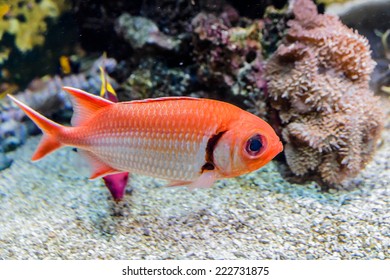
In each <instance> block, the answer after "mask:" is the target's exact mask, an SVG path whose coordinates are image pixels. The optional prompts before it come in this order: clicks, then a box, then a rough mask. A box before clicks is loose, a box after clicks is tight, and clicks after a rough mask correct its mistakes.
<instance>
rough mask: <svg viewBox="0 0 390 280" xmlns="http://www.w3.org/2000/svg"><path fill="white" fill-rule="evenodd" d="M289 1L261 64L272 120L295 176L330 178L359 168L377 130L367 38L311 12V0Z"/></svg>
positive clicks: (336, 178)
mask: <svg viewBox="0 0 390 280" xmlns="http://www.w3.org/2000/svg"><path fill="white" fill-rule="evenodd" d="M294 3H295V4H294V6H293V14H294V16H295V18H294V19H293V20H291V21H289V22H288V24H289V26H290V28H289V30H288V32H287V35H286V37H285V39H284V41H283V43H282V44H281V45H280V46H279V48H278V49H277V51H276V52H275V54H274V55H273V56H272V58H271V59H270V61H269V62H268V64H267V67H266V71H267V81H268V83H267V86H268V93H269V102H270V105H271V107H272V108H273V109H274V110H276V112H277V113H278V115H279V121H275V120H274V125H275V126H276V127H277V129H279V130H280V131H281V134H282V138H283V140H284V141H285V142H286V145H285V155H286V159H287V163H288V165H289V167H290V169H291V171H292V172H293V173H294V174H295V175H298V176H303V175H316V176H318V177H319V178H320V179H321V180H322V181H324V182H325V183H327V184H337V183H340V182H341V181H343V180H344V179H346V178H350V177H353V176H355V175H357V174H358V172H359V171H360V170H361V169H362V168H364V167H365V165H366V164H367V162H368V161H369V160H370V159H371V158H372V155H373V153H374V151H375V147H376V140H377V139H378V138H379V136H380V132H381V129H382V126H383V113H382V112H381V109H380V107H379V104H378V99H377V98H375V97H374V96H373V92H372V91H371V90H370V89H369V84H368V82H369V78H370V74H371V72H372V70H373V68H374V66H375V62H374V61H373V60H372V59H371V56H370V48H369V45H368V41H367V39H366V38H364V37H362V36H361V35H359V34H357V32H354V31H353V30H351V29H349V28H347V27H346V26H344V25H343V24H342V23H341V22H340V21H339V20H338V18H337V17H335V16H330V15H320V14H318V13H317V10H316V6H315V5H314V3H313V2H312V1H311V0H296V1H295V2H294Z"/></svg>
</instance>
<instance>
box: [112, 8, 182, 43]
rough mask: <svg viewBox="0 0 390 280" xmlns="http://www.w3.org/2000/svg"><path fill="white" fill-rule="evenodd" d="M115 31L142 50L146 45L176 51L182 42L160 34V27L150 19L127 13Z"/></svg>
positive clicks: (123, 15) (122, 16) (121, 17)
mask: <svg viewBox="0 0 390 280" xmlns="http://www.w3.org/2000/svg"><path fill="white" fill-rule="evenodd" d="M115 30H116V32H117V33H118V34H121V35H122V36H123V38H124V39H125V40H126V41H127V42H128V43H129V44H130V45H131V47H132V48H134V49H141V48H143V47H145V45H156V46H159V47H160V48H162V49H166V50H174V49H176V48H177V47H178V45H179V44H180V40H177V39H175V38H173V37H171V36H168V35H165V34H164V33H162V32H160V30H159V28H158V26H157V25H156V24H155V23H154V22H153V21H151V20H150V19H147V18H145V17H140V16H132V15H129V14H127V13H124V14H122V15H121V16H120V17H119V18H118V20H117V24H116V26H115Z"/></svg>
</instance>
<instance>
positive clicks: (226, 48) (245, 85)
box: [191, 5, 265, 116]
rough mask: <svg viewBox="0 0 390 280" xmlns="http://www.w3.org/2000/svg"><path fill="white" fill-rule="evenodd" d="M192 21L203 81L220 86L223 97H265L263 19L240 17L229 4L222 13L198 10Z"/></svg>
mask: <svg viewBox="0 0 390 280" xmlns="http://www.w3.org/2000/svg"><path fill="white" fill-rule="evenodd" d="M191 24H192V32H193V44H194V59H195V60H196V62H197V63H198V65H199V68H198V78H199V80H200V82H201V83H203V84H205V85H208V87H209V88H211V89H214V90H215V89H217V90H219V91H220V92H221V97H222V98H224V97H225V98H226V96H227V95H229V94H230V95H236V96H237V95H240V96H244V97H245V98H249V96H250V95H251V96H252V95H253V96H260V97H258V98H257V100H264V98H261V96H262V90H263V88H264V86H265V79H264V60H263V56H262V47H261V39H262V33H261V32H262V28H263V22H262V21H261V20H250V19H246V18H240V17H239V15H238V13H237V11H236V10H235V9H234V8H233V7H231V6H228V5H226V6H225V7H224V9H223V11H222V12H221V13H220V14H219V15H216V14H214V13H205V12H201V13H199V14H198V15H197V16H196V17H194V18H193V19H192V23H191ZM258 105H259V106H258ZM256 107H257V108H263V107H264V106H262V105H261V104H257V105H256ZM262 110H263V109H260V111H262ZM263 114H264V112H258V115H260V116H262V115H263Z"/></svg>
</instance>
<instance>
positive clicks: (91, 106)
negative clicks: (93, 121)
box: [63, 87, 113, 126]
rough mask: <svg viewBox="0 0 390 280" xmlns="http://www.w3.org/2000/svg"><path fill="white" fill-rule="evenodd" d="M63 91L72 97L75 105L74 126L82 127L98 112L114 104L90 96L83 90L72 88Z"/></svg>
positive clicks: (65, 88)
mask: <svg viewBox="0 0 390 280" xmlns="http://www.w3.org/2000/svg"><path fill="white" fill-rule="evenodd" d="M63 89H64V90H66V91H67V92H68V93H69V94H70V96H71V100H72V104H73V116H72V120H71V123H72V125H73V126H79V125H82V124H83V123H84V122H85V121H87V120H89V119H90V118H91V117H92V115H93V114H94V113H95V112H96V111H98V110H99V109H101V108H103V107H105V106H108V105H111V104H113V102H111V101H109V100H107V99H104V98H102V97H99V96H96V95H93V94H90V93H88V92H85V91H83V90H81V89H77V88H72V87H63Z"/></svg>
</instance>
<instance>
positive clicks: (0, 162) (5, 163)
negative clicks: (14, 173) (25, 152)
mask: <svg viewBox="0 0 390 280" xmlns="http://www.w3.org/2000/svg"><path fill="white" fill-rule="evenodd" d="M11 164H12V160H11V159H9V158H8V157H7V156H6V155H5V154H4V151H3V150H2V149H1V147H0V171H1V170H4V169H6V168H8V167H10V166H11Z"/></svg>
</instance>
